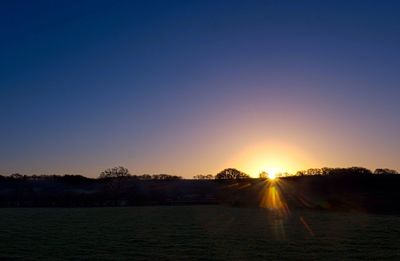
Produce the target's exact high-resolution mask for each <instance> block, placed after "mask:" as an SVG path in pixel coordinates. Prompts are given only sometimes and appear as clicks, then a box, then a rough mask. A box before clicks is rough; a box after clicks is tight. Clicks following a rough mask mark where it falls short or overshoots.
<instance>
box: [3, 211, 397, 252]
mask: <svg viewBox="0 0 400 261" xmlns="http://www.w3.org/2000/svg"><path fill="white" fill-rule="evenodd" d="M0 231H1V233H0V243H1V244H0V259H14V258H21V259H40V260H43V259H51V260H55V259H71V260H76V259H131V260H132V259H135V260H146V259H152V260H192V259H201V260H287V259H289V260H290V259H291V260H346V259H367V260H400V217H396V216H385V215H368V214H356V213H339V212H335V213H332V212H311V211H304V212H292V213H291V215H290V216H289V217H288V218H286V219H281V218H278V217H277V216H276V215H274V214H273V213H271V212H269V211H267V210H265V209H256V208H230V207H221V206H165V207H129V208H82V209H79V208H74V209H0Z"/></svg>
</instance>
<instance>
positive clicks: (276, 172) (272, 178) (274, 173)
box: [267, 168, 278, 180]
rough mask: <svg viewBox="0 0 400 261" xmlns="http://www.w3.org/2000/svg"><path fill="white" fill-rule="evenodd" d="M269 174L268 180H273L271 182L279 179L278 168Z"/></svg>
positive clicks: (271, 169)
mask: <svg viewBox="0 0 400 261" xmlns="http://www.w3.org/2000/svg"><path fill="white" fill-rule="evenodd" d="M267 173H268V178H269V179H271V180H274V179H276V177H277V174H278V171H277V169H276V168H270V169H269V170H268V171H267Z"/></svg>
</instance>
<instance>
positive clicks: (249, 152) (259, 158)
mask: <svg viewBox="0 0 400 261" xmlns="http://www.w3.org/2000/svg"><path fill="white" fill-rule="evenodd" d="M310 158H311V157H310V156H309V155H308V154H307V153H305V152H304V151H302V150H300V149H299V148H297V147H295V146H292V145H289V144H286V143H279V142H271V141H266V142H260V143H257V144H253V145H250V146H248V147H245V148H243V149H242V150H240V152H239V153H237V154H236V155H234V156H233V157H232V158H231V159H230V160H228V161H227V163H225V166H235V167H236V168H238V169H239V170H241V171H243V172H245V173H247V174H249V175H250V176H251V177H253V178H257V177H258V176H259V174H260V173H261V172H266V173H268V177H269V178H270V179H273V178H276V177H279V176H280V175H281V174H283V173H289V174H295V173H296V172H297V171H298V170H301V169H306V168H308V167H309V166H314V165H318V164H316V163H315V162H313V161H311V160H310Z"/></svg>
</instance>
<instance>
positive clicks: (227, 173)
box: [215, 168, 250, 179]
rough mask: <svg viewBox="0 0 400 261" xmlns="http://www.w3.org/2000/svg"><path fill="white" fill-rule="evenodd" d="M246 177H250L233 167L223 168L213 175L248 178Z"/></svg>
mask: <svg viewBox="0 0 400 261" xmlns="http://www.w3.org/2000/svg"><path fill="white" fill-rule="evenodd" d="M248 178H250V176H249V175H247V174H246V173H244V172H241V171H239V170H237V169H233V168H228V169H224V170H222V171H221V172H219V173H218V174H217V175H215V179H248Z"/></svg>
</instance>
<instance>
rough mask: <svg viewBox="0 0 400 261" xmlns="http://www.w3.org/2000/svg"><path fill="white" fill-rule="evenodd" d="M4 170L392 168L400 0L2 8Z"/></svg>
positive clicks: (399, 127)
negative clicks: (120, 166) (123, 167)
mask: <svg viewBox="0 0 400 261" xmlns="http://www.w3.org/2000/svg"><path fill="white" fill-rule="evenodd" d="M0 36H1V41H0V122H1V125H0V126H1V127H0V174H3V175H8V174H11V173H16V172H18V173H22V174H27V175H31V174H66V173H70V174H82V175H85V176H89V177H97V176H98V175H99V173H100V172H101V171H102V170H104V169H105V168H109V167H113V166H119V165H122V166H125V167H127V168H128V169H129V170H130V172H131V173H132V174H144V173H150V174H153V173H168V174H173V175H180V176H183V177H186V178H190V177H192V176H194V175H197V174H216V173H217V172H218V171H220V170H222V169H223V168H227V167H235V168H238V169H240V170H242V171H244V172H247V173H249V174H250V175H252V176H256V175H257V174H258V173H259V172H261V171H263V170H266V171H268V170H270V169H275V170H279V171H288V172H295V171H297V170H300V169H305V168H310V167H324V166H327V167H350V166H363V167H367V168H371V169H375V168H378V167H387V168H393V169H397V170H400V161H399V155H400V137H399V133H400V108H399V105H398V104H399V102H398V101H399V97H400V86H399V83H400V71H399V70H400V48H399V46H400V2H399V1H378V0H376V1H368V0H366V1H351V0H346V1H307V0H305V1H295V0H293V1H283V0H277V1H267V0H265V1H204V0H201V1H200V0H199V1H196V0H192V1H183V0H182V1H174V0H171V1H99V0H96V1H89V0H88V1H1V3H0Z"/></svg>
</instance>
